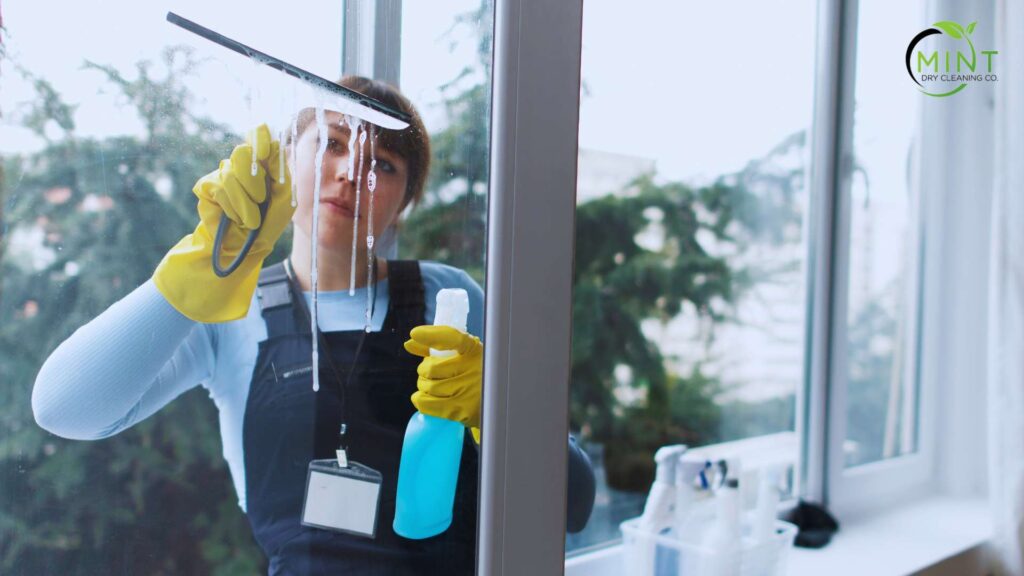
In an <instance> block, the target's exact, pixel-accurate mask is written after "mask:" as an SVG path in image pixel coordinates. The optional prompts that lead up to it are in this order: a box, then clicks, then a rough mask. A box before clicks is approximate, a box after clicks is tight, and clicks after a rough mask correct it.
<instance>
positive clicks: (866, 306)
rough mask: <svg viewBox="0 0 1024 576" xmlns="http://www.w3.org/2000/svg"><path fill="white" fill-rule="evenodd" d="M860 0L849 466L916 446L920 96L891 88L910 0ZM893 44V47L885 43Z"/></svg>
mask: <svg viewBox="0 0 1024 576" xmlns="http://www.w3.org/2000/svg"><path fill="white" fill-rule="evenodd" d="M890 8H891V6H889V5H888V4H885V5H883V4H882V3H880V2H861V3H860V8H859V10H860V15H859V18H858V26H859V31H858V36H859V37H860V38H870V39H871V40H870V41H866V42H858V45H857V80H856V90H855V101H856V105H855V109H854V144H853V149H854V158H855V170H854V173H853V178H852V181H851V202H850V252H849V255H850V259H849V262H850V266H849V274H850V276H849V278H850V283H849V286H848V288H847V289H848V293H849V300H848V309H847V318H846V321H847V323H848V328H847V347H848V348H847V364H848V372H847V378H848V383H847V400H846V410H847V412H846V418H847V423H846V442H845V444H844V461H845V463H846V465H847V466H856V465H859V464H864V463H867V462H873V461H876V460H881V459H884V458H891V457H893V456H899V455H902V454H908V453H910V452H913V451H914V450H915V446H916V428H917V424H916V420H917V418H916V411H917V393H916V390H917V388H916V386H917V377H916V365H915V359H916V358H917V354H916V352H917V344H916V330H915V328H916V326H915V324H916V320H915V318H916V313H915V312H914V310H916V306H915V300H916V299H917V298H918V294H917V293H916V290H917V288H916V287H917V282H916V275H917V268H916V264H915V262H917V260H918V259H917V257H916V251H917V250H918V248H919V245H918V241H917V236H916V232H915V228H914V225H913V217H912V216H913V213H912V210H913V207H914V200H913V198H912V191H911V187H910V179H911V166H912V162H911V154H912V152H913V146H914V140H915V138H914V136H915V129H916V127H917V120H918V106H919V103H920V96H919V95H918V94H917V92H916V91H914V90H893V89H892V87H893V86H895V85H896V84H895V83H896V82H898V81H906V76H905V75H906V70H905V69H904V68H903V63H902V62H901V61H899V59H898V58H897V59H896V60H897V61H896V62H893V61H892V58H891V56H892V54H894V53H902V52H903V51H905V50H906V47H905V45H904V46H902V47H901V43H903V44H905V43H906V41H907V38H910V37H913V34H914V32H913V31H914V27H915V26H917V27H918V28H920V23H921V21H922V20H921V14H920V6H919V3H915V2H908V3H903V4H900V6H899V8H898V9H895V10H890ZM894 51H895V52H894Z"/></svg>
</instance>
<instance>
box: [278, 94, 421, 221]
mask: <svg viewBox="0 0 1024 576" xmlns="http://www.w3.org/2000/svg"><path fill="white" fill-rule="evenodd" d="M338 84H340V85H342V86H344V87H345V88H348V89H350V90H355V91H356V92H359V93H360V94H363V95H365V96H369V97H370V98H373V99H374V100H378V101H380V102H382V103H384V104H386V105H387V106H390V107H391V108H394V109H396V110H400V111H402V112H404V113H406V114H408V115H409V117H410V118H411V120H410V122H409V127H408V128H406V129H404V130H386V129H382V128H378V130H379V132H378V135H377V145H378V146H381V147H383V148H385V149H386V150H389V151H390V152H393V153H395V154H397V155H398V156H401V157H402V159H403V160H405V163H406V167H407V169H408V171H409V176H408V181H407V182H406V186H405V198H404V199H403V200H402V208H401V210H404V209H405V208H406V207H407V206H408V205H409V204H410V203H411V204H412V205H413V206H415V205H416V204H419V202H420V200H422V199H423V193H424V189H425V188H426V186H427V173H428V172H429V171H430V136H429V135H428V134H427V129H426V127H425V126H424V125H423V120H422V119H421V118H420V115H419V113H418V112H417V111H416V108H415V107H414V106H413V105H412V102H410V101H409V99H408V98H406V97H405V96H403V95H402V93H401V92H399V91H398V89H397V88H395V87H394V86H392V85H390V84H387V83H384V82H380V81H378V80H373V79H370V78H365V77H363V76H344V77H342V78H341V79H340V80H338ZM315 119H316V111H315V110H314V109H313V108H303V109H302V110H301V111H299V113H298V115H297V116H296V118H295V123H296V129H297V134H302V133H303V132H304V131H305V130H306V128H308V127H309V125H310V124H312V123H313V121H314V120H315ZM401 210H400V211H401Z"/></svg>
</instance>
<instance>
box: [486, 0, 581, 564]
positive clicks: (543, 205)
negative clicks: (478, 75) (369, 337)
mask: <svg viewBox="0 0 1024 576" xmlns="http://www.w3.org/2000/svg"><path fill="white" fill-rule="evenodd" d="M582 28H583V3H582V0H567V1H563V2H543V1H540V0H533V1H527V0H497V1H496V2H495V23H494V68H493V70H494V79H493V80H494V84H493V91H492V95H493V96H492V98H493V100H492V107H491V119H492V120H491V182H490V198H489V202H488V226H487V228H488V250H487V291H486V299H487V303H486V312H487V314H486V327H485V334H486V336H487V347H486V350H485V359H484V397H483V422H484V427H483V444H482V448H483V452H482V454H483V458H482V460H483V461H482V465H481V483H480V486H481V503H480V524H479V525H480V531H479V539H478V542H479V563H478V573H480V574H517V575H518V574H560V573H562V571H563V570H564V566H565V521H566V518H565V512H566V510H565V507H566V493H565V491H566V477H567V443H566V436H567V434H568V420H569V370H570V362H571V349H570V339H571V329H572V315H571V313H570V311H571V309H572V271H573V251H574V244H575V242H574V240H575V231H574V222H575V217H576V162H577V158H576V155H577V138H578V133H579V100H580V55H581V46H582V45H581V38H582Z"/></svg>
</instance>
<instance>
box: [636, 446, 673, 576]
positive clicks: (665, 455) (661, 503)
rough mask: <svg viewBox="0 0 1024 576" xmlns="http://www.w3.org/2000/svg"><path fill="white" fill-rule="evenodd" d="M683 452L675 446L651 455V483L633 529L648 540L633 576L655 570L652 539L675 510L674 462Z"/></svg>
mask: <svg viewBox="0 0 1024 576" xmlns="http://www.w3.org/2000/svg"><path fill="white" fill-rule="evenodd" d="M683 452H686V446H683V445H681V444H676V445H673V446H662V447H661V448H658V451H657V452H656V453H655V454H654V462H655V466H656V467H655V472H654V483H653V484H651V491H650V493H648V495H647V502H645V503H644V512H643V514H642V515H641V516H640V521H639V522H638V523H637V528H639V529H641V530H644V531H646V532H647V533H648V534H649V535H650V536H651V537H652V538H651V539H650V540H647V541H645V542H644V543H643V546H641V548H640V550H639V554H638V555H637V557H636V563H637V566H635V567H634V572H632V573H634V574H645V575H646V574H655V573H656V572H657V571H656V570H655V566H656V564H657V560H658V553H659V551H658V545H657V544H656V543H655V541H654V539H653V536H654V535H656V534H660V533H661V531H662V530H665V529H666V528H668V527H670V526H671V525H672V518H673V515H672V511H673V509H674V507H675V499H676V487H675V475H676V462H678V461H679V456H680V455H682V454H683Z"/></svg>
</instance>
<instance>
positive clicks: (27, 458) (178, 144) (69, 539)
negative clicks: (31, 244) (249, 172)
mask: <svg viewBox="0 0 1024 576" xmlns="http://www.w3.org/2000/svg"><path fill="white" fill-rule="evenodd" d="M162 65H163V67H164V68H166V71H167V73H166V74H165V75H163V76H161V75H159V74H154V73H153V72H152V70H153V67H154V65H153V64H151V63H148V62H144V63H140V64H139V66H138V68H137V70H136V72H137V75H136V76H137V77H136V78H135V79H132V80H128V79H126V78H125V77H124V76H122V75H121V74H120V73H119V72H118V71H116V70H114V69H113V68H110V67H106V66H99V65H93V64H89V65H88V66H89V67H91V68H92V69H94V70H96V71H97V73H98V74H101V75H102V77H103V78H105V79H106V81H107V82H108V83H110V84H111V85H113V86H115V87H116V88H118V89H119V91H120V94H121V95H122V96H123V97H124V100H125V102H126V107H125V109H126V112H129V113H132V112H134V113H137V114H138V115H139V118H140V120H141V121H142V125H143V126H144V127H145V133H144V135H143V136H142V137H141V138H135V137H116V138H108V139H104V140H96V139H91V138H80V137H78V136H76V134H75V126H74V122H73V114H72V112H73V110H72V109H71V107H70V106H68V105H66V104H65V103H63V101H62V100H61V99H60V97H59V95H58V94H57V93H56V91H55V90H53V89H52V87H51V86H50V85H49V84H48V83H47V82H46V81H45V80H44V79H41V78H33V83H34V85H35V86H36V90H37V93H38V95H39V97H38V99H37V100H36V102H35V106H34V108H33V109H32V110H30V111H29V113H28V114H27V115H26V116H25V124H26V125H27V126H29V127H30V128H32V129H33V130H35V131H36V132H37V133H39V134H40V135H41V136H44V135H45V132H44V130H45V128H46V126H47V125H48V124H51V123H56V125H57V126H59V127H60V128H61V130H62V132H63V137H61V138H59V139H54V140H52V141H47V144H46V146H45V148H43V149H42V150H41V151H39V152H38V153H34V154H30V155H27V156H23V157H18V156H14V157H9V158H6V159H5V160H4V170H5V173H7V174H10V175H13V178H10V179H7V180H6V183H7V184H9V186H8V185H5V186H4V188H3V190H2V197H3V198H5V200H6V206H7V210H6V211H5V213H4V221H3V225H4V228H5V229H7V230H8V232H9V233H10V234H17V233H18V232H27V231H30V230H38V231H40V232H41V233H42V234H43V243H42V246H41V247H39V249H40V250H41V251H42V252H44V253H49V254H50V261H49V262H47V263H45V265H43V266H42V267H38V266H36V265H33V264H32V263H31V262H29V261H26V260H25V259H24V258H19V257H18V256H19V255H18V254H7V257H5V258H4V259H3V261H2V263H0V266H2V268H0V270H2V280H3V288H4V291H3V298H4V299H3V301H2V302H0V304H2V305H0V350H3V356H4V358H3V361H2V362H0V380H2V381H3V382H5V383H8V385H7V386H4V387H2V392H0V394H2V395H3V398H2V401H3V404H2V405H3V406H4V409H3V410H2V412H0V429H2V430H3V433H2V435H0V438H2V440H0V485H3V486H4V494H6V495H7V498H6V499H5V501H4V505H3V506H0V533H2V537H0V573H5V574H12V573H20V574H96V573H130V574H238V573H256V572H259V571H261V570H263V569H264V567H263V566H262V559H261V558H262V554H261V553H260V552H259V550H258V548H257V547H256V546H255V543H254V542H253V540H252V537H251V534H250V531H249V527H248V525H247V522H246V521H245V518H244V516H243V515H242V513H241V511H240V510H239V509H238V506H237V505H236V504H235V495H234V491H233V489H232V487H231V482H230V479H229V477H228V475H227V470H226V467H225V464H224V462H223V458H222V456H221V446H220V441H219V431H218V427H217V415H216V411H215V409H214V407H213V406H212V403H211V402H210V401H209V399H208V398H207V397H206V394H204V393H203V392H202V391H200V390H198V389H196V390H193V391H191V392H189V393H186V394H185V395H184V396H183V397H182V398H180V399H178V400H177V401H175V402H173V403H172V404H171V405H169V406H167V407H166V408H165V409H164V410H163V411H162V413H161V414H159V415H157V416H155V417H153V418H150V419H148V420H146V421H144V422H142V423H140V424H139V425H137V426H135V427H133V428H132V429H130V430H128V431H126V432H124V433H122V434H118V435H117V436H114V437H112V438H109V439H106V440H102V441H98V442H70V441H64V440H62V439H59V438H56V437H53V436H51V435H49V434H47V433H46V432H44V431H43V430H41V429H40V428H38V427H37V426H36V425H35V423H34V421H33V419H32V411H31V408H30V395H31V390H32V384H33V381H34V378H35V375H36V372H37V371H38V368H39V366H40V365H41V364H42V362H43V361H44V360H45V358H46V356H47V355H48V354H49V352H50V351H52V350H53V349H54V348H55V347H56V346H57V344H59V343H60V342H61V341H63V340H64V339H65V338H67V336H68V335H69V334H71V332H72V331H73V330H75V329H76V328H77V327H79V326H81V325H82V324H85V323H86V322H88V321H89V320H90V319H92V318H93V317H95V316H96V315H97V314H99V313H100V312H102V311H103V310H104V309H105V308H107V307H108V306H109V305H110V304H112V303H113V302H114V301H116V300H118V299H119V298H120V297H122V296H123V295H124V294H125V293H126V292H127V291H129V290H131V289H133V288H134V287H136V286H138V285H139V284H141V283H142V282H144V281H145V280H146V279H147V278H148V277H149V275H150V274H151V273H152V270H153V269H154V268H155V266H156V264H157V263H158V262H159V260H160V258H161V257H162V256H163V254H164V252H165V251H166V250H167V248H168V247H169V246H171V245H173V244H174V243H175V242H176V241H177V239H178V238H180V237H181V236H182V235H183V234H184V233H187V232H188V231H190V230H191V228H192V227H193V226H194V220H195V216H194V211H195V200H194V197H193V196H192V193H191V188H192V185H193V183H194V182H195V181H196V179H197V178H198V177H199V176H201V175H202V174H204V173H206V172H208V171H209V170H210V169H211V166H216V162H217V159H219V158H222V157H224V155H225V154H227V153H228V152H229V151H230V148H231V145H232V143H233V142H236V141H237V135H235V134H231V133H230V131H229V130H228V129H227V128H225V127H223V126H220V125H218V124H216V123H215V122H212V121H210V120H209V119H206V118H202V117H198V116H196V115H194V114H192V113H191V112H190V111H189V93H188V91H187V90H186V89H185V87H184V86H183V85H182V84H181V81H182V78H183V77H186V76H187V75H188V73H189V71H190V70H191V67H192V66H193V65H194V61H193V60H192V58H191V57H190V55H189V54H188V52H187V51H184V50H181V49H169V50H168V51H167V52H166V53H165V54H164V58H163V61H162ZM157 183H162V184H161V186H166V190H165V194H163V195H161V194H160V193H158V191H157V185H156V184H157ZM10 234H8V235H6V236H8V237H10ZM7 248H9V244H8V245H5V252H7V251H8V250H6V249H7ZM38 251H39V250H37V252H38Z"/></svg>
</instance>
